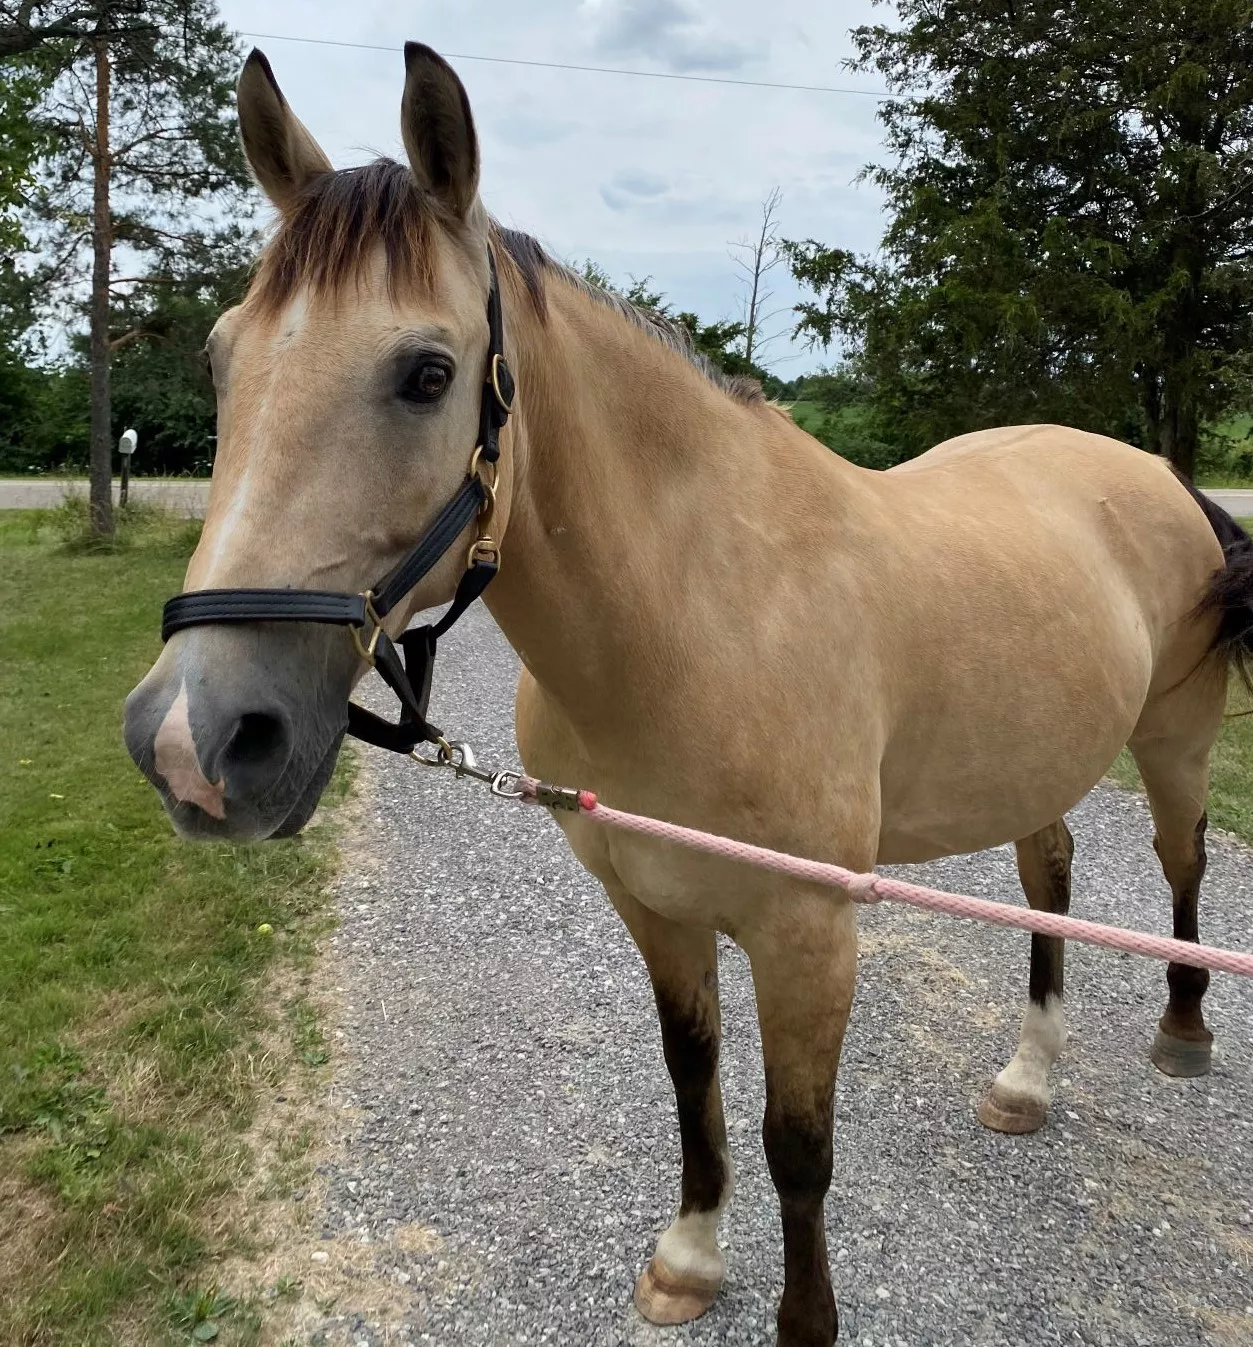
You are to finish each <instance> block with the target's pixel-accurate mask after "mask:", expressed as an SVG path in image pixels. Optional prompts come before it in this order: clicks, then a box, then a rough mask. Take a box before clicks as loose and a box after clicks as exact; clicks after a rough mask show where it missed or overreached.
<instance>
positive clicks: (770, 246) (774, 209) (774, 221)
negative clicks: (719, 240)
mask: <svg viewBox="0 0 1253 1347" xmlns="http://www.w3.org/2000/svg"><path fill="white" fill-rule="evenodd" d="M782 200H783V193H782V191H781V190H780V189H779V188H778V187H775V188H774V189H772V191H771V192H770V193H769V195H768V196H767V197H766V199H765V200H764V201H763V202H762V203H761V227H760V228H759V229H758V231H757V236H756V237H755V238H751V239H741V240H740V241H739V242H738V243H733V244H732V245H731V248H732V256H733V258H734V261H735V265H736V267H737V268H738V270H739V271H740V272H741V273H742V275H743V277H744V286H745V296H744V321H743V323H742V325H741V326H742V327H743V329H744V359H745V361H747V363H748V364H749V365H750V366H751V365H752V364H753V357H754V355H755V356H756V357H757V360H758V363H760V360H761V352H762V351H763V350H764V349H765V348H766V346H768V345H769V344H770V342H772V341H774V340H775V339H776V338H777V337H778V336H779V334H778V333H777V332H775V333H766V332H764V331H763V330H762V329H763V328H764V327H765V325H766V324H767V323H769V322H771V321H772V320H773V319H775V318H777V317H778V316H779V314H780V312H782V311H781V310H778V309H775V310H773V311H772V310H771V309H770V301H771V300H772V299H773V298H774V291H772V290H771V289H770V288H769V277H770V273H771V272H772V271H773V270H774V269H775V267H777V266H778V265H779V263H780V262H781V261H783V253H782V251H781V249H780V246H779V204H780V202H781V201H782ZM737 253H738V254H739V256H735V254H737Z"/></svg>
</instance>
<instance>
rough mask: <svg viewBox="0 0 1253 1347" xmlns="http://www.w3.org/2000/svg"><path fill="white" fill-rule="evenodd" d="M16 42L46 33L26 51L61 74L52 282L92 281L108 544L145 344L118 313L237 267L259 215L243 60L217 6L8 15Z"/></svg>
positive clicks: (46, 113)
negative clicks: (237, 99)
mask: <svg viewBox="0 0 1253 1347" xmlns="http://www.w3.org/2000/svg"><path fill="white" fill-rule="evenodd" d="M6 20H8V27H7V29H6V27H5V21H6ZM6 33H8V34H9V35H10V37H9V39H8V40H9V45H10V49H11V48H12V43H13V42H14V41H16V40H19V39H20V40H24V35H25V36H27V37H28V36H29V35H31V34H34V35H35V38H34V40H33V41H30V42H28V43H27V48H26V49H27V50H28V51H34V52H37V53H38V54H39V56H40V59H41V60H44V61H47V62H54V63H55V66H56V71H57V78H56V80H55V83H54V84H53V86H52V88H51V89H50V91H49V92H48V93H47V95H46V96H45V97H44V98H43V99H42V100H41V103H40V106H39V109H38V123H39V125H40V127H41V129H42V130H44V131H46V132H47V133H49V134H51V135H52V136H53V137H54V146H53V149H52V151H51V153H50V155H49V157H48V158H47V159H46V160H45V169H46V171H45V189H46V190H45V192H44V194H43V198H42V209H41V212H40V224H41V226H42V228H41V229H40V231H39V233H38V236H37V243H38V245H39V249H40V252H41V254H42V257H43V259H44V265H43V268H42V271H41V273H40V280H41V283H42V284H43V285H44V286H45V287H47V289H48V292H49V293H50V294H52V295H56V296H59V297H60V298H61V300H62V301H63V302H66V301H70V300H72V299H74V298H76V297H77V296H78V295H81V290H82V285H83V282H84V279H85V278H86V277H87V276H88V275H89V276H90V304H89V313H90V323H89V331H90V368H91V433H90V463H91V515H92V524H93V528H95V529H96V530H97V531H98V532H101V533H108V532H111V531H112V503H111V495H110V483H111V477H112V471H111V469H112V453H113V436H112V425H111V421H112V417H111V398H110V381H109V369H110V361H111V357H112V353H113V351H114V350H115V349H117V347H118V345H119V344H125V343H129V342H131V341H134V340H137V339H140V336H139V334H137V332H136V330H135V328H134V327H133V326H131V327H128V328H127V329H126V330H125V331H122V332H117V331H115V330H114V326H113V323H112V317H113V314H114V310H115V306H116V304H117V302H118V298H119V297H120V296H127V295H128V294H130V293H131V292H133V291H134V289H135V287H136V286H139V287H141V288H147V289H152V288H154V287H158V286H161V285H175V286H177V285H179V284H181V283H183V282H184V281H185V280H186V278H187V276H188V273H189V271H196V272H198V273H201V274H207V273H209V272H211V271H212V270H213V269H214V268H215V267H216V266H218V265H223V266H230V265H233V264H234V262H235V260H236V255H237V252H238V248H239V246H240V244H241V239H242V236H243V235H244V234H245V233H246V230H245V229H244V228H243V227H242V225H241V220H246V216H247V213H248V208H247V206H246V204H245V200H244V194H245V192H246V191H247V188H248V185H249V179H248V176H247V171H246V168H245V165H244V160H243V155H242V153H241V151H240V147H239V141H238V137H237V134H236V129H235V115H234V81H235V76H236V73H237V72H238V69H239V66H240V63H241V61H242V53H241V51H240V49H239V46H238V43H237V40H236V38H235V37H234V35H233V34H232V33H231V32H230V30H229V29H227V28H226V27H225V25H224V24H222V22H221V21H220V20H219V18H218V15H217V7H216V5H215V4H214V3H213V0H85V2H84V3H73V0H49V2H48V3H43V4H34V5H32V4H27V3H23V4H21V5H20V6H16V7H15V6H14V5H12V4H8V5H7V6H6V7H5V11H0V54H2V53H3V51H4V50H5V45H6V36H5V35H6ZM13 33H16V34H17V38H16V39H15V38H13V37H12V34H13ZM127 305H128V307H130V308H134V307H135V301H134V299H133V298H131V299H129V300H128V301H127ZM148 307H150V308H151V307H153V306H152V305H151V304H149V305H148Z"/></svg>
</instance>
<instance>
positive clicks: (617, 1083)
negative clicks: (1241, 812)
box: [313, 608, 1253, 1347]
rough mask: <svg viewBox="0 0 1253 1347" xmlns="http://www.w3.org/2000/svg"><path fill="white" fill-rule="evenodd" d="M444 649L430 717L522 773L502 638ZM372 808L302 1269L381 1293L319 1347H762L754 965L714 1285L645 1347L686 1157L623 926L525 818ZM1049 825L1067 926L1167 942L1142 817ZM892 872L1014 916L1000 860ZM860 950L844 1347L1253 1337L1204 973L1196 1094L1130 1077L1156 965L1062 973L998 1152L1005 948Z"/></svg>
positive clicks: (732, 1105) (1241, 1069)
mask: <svg viewBox="0 0 1253 1347" xmlns="http://www.w3.org/2000/svg"><path fill="white" fill-rule="evenodd" d="M442 652H443V653H442V659H441V663H440V667H439V670H438V673H437V675H436V681H437V685H438V686H437V691H436V699H435V700H436V705H435V709H434V716H435V719H436V722H437V723H439V724H442V725H444V726H446V727H448V729H449V731H450V733H452V734H453V736H454V737H468V738H471V739H473V741H474V743H475V746H476V748H477V749H478V750H479V754H480V758H481V759H482V760H483V761H485V762H488V763H492V764H501V765H512V764H513V763H515V762H516V757H515V749H514V746H513V739H512V702H513V688H514V681H515V676H516V668H517V664H516V661H515V659H514V657H513V655H512V653H511V652H510V651H509V650H508V648H507V646H506V645H505V643H504V640H503V638H502V637H501V636H500V634H499V632H498V631H497V630H496V628H495V626H494V625H493V624H492V622H491V620H490V618H489V617H488V616H487V614H486V613H485V612H483V611H482V609H481V608H477V609H476V610H475V611H474V612H473V613H472V614H471V615H470V617H469V619H468V620H466V621H465V622H463V623H462V624H461V626H460V627H459V628H458V629H457V631H456V632H455V633H454V634H453V635H452V636H451V637H449V638H448V639H447V640H446V641H445V642H444V644H443V646H442ZM365 782H366V784H365V790H366V796H365V807H364V809H363V811H362V822H363V826H364V827H366V828H369V829H371V830H374V832H375V837H374V839H373V840H371V841H370V842H369V843H368V844H367V845H366V846H365V848H364V850H365V851H366V852H368V853H369V854H370V856H372V857H373V860H374V863H375V865H376V868H374V869H370V868H368V867H369V861H368V860H367V861H364V862H363V864H365V865H366V867H367V868H366V871H365V873H364V875H363V874H362V871H361V869H360V868H356V869H354V870H353V871H352V872H350V873H349V874H348V875H347V876H346V877H345V879H344V881H343V885H342V892H341V911H342V925H341V927H340V929H339V931H338V932H337V934H336V935H335V937H334V943H333V955H332V960H333V962H332V977H333V979H334V980H335V981H336V982H337V983H338V984H339V985H340V986H341V987H342V988H343V990H344V999H345V1001H346V1002H347V1003H348V1010H347V1012H346V1016H345V1019H344V1020H343V1022H342V1024H341V1026H340V1029H341V1033H342V1034H343V1037H342V1038H341V1039H339V1040H338V1048H339V1051H338V1060H339V1063H340V1066H339V1076H338V1082H337V1087H336V1088H337V1094H338V1096H340V1097H341V1098H346V1099H347V1101H348V1103H349V1104H351V1105H354V1106H355V1107H356V1108H358V1109H359V1110H361V1111H362V1116H363V1118H364V1121H363V1124H362V1126H361V1128H360V1129H359V1131H358V1133H357V1135H355V1137H353V1139H351V1140H350V1142H349V1143H348V1145H347V1148H346V1151H345V1152H344V1153H343V1155H342V1157H341V1159H340V1160H339V1161H337V1162H335V1164H334V1165H333V1166H332V1167H331V1170H330V1173H329V1175H328V1179H329V1189H328V1200H327V1206H326V1210H325V1213H324V1215H323V1221H324V1229H323V1231H322V1238H323V1239H324V1240H334V1241H335V1243H334V1244H327V1245H323V1246H322V1247H323V1248H333V1249H338V1248H340V1247H342V1246H343V1242H344V1240H345V1239H346V1238H347V1239H350V1240H353V1241H357V1240H368V1241H370V1242H372V1243H375V1244H382V1245H384V1246H386V1247H387V1249H388V1250H389V1252H388V1255H387V1260H386V1261H385V1264H384V1271H385V1275H386V1276H387V1277H389V1278H391V1279H392V1281H393V1284H394V1289H395V1291H396V1292H397V1294H398V1299H397V1301H396V1302H395V1306H396V1308H395V1312H394V1313H393V1315H392V1317H391V1318H390V1319H388V1320H386V1321H384V1320H383V1319H382V1318H380V1317H379V1316H377V1315H374V1316H372V1315H371V1314H370V1313H369V1312H365V1311H364V1310H363V1308H362V1307H363V1305H364V1304H365V1303H367V1302H366V1298H365V1297H364V1293H363V1297H362V1300H361V1301H360V1302H359V1303H356V1304H354V1303H353V1299H352V1296H351V1295H349V1296H346V1297H343V1298H341V1299H340V1301H339V1302H338V1303H337V1304H336V1305H335V1307H334V1311H333V1317H331V1318H328V1319H326V1320H324V1321H323V1325H322V1327H321V1328H320V1329H319V1331H318V1332H317V1333H315V1334H314V1338H313V1341H314V1342H326V1343H339V1342H346V1343H352V1344H370V1345H371V1347H375V1345H376V1344H382V1343H384V1342H387V1343H389V1344H396V1343H402V1342H409V1341H413V1342H423V1343H427V1342H429V1343H439V1344H446V1345H447V1347H472V1345H474V1344H493V1345H494V1344H502V1345H503V1344H523V1343H526V1344H535V1343H559V1344H574V1345H575V1347H585V1345H589V1344H594V1345H595V1347H601V1345H602V1344H603V1345H604V1347H610V1345H611V1344H614V1345H616V1344H661V1343H671V1344H696V1343H700V1344H715V1343H717V1344H723V1343H734V1344H746V1343H754V1344H773V1342H774V1332H773V1318H774V1308H775V1304H776V1300H777V1297H778V1295H779V1292H780V1289H781V1282H782V1257H781V1242H780V1234H779V1225H778V1216H777V1206H776V1202H775V1198H774V1194H773V1191H772V1189H771V1188H770V1185H769V1179H768V1176H767V1173H766V1167H765V1162H764V1158H763V1156H762V1152H761V1147H760V1141H759V1127H760V1118H761V1114H762V1109H763V1103H764V1097H763V1087H762V1070H761V1058H760V1047H759V1043H758V1033H757V1026H756V1021H755V1015H754V1007H753V996H752V988H751V983H750V979H749V974H748V967H747V962H746V960H745V958H744V957H743V955H742V954H740V953H739V952H738V951H737V950H736V949H735V948H734V947H733V946H731V945H730V944H729V943H727V944H725V945H724V949H723V964H722V967H723V1007H724V1019H725V1049H724V1058H723V1088H724V1094H725V1098H726V1109H727V1118H728V1123H729V1127H730V1133H731V1149H732V1153H733V1156H734V1160H735V1164H736V1170H737V1179H738V1191H737V1193H736V1197H735V1200H734V1202H733V1204H732V1207H731V1210H730V1213H729V1215H728V1217H727V1219H726V1220H725V1222H724V1227H723V1228H724V1238H725V1247H726V1252H727V1262H728V1278H727V1283H726V1286H725V1288H724V1291H723V1294H722V1296H721V1297H720V1299H719V1301H718V1303H717V1304H716V1305H715V1307H714V1308H713V1309H712V1310H711V1311H710V1312H709V1314H707V1315H706V1316H705V1318H703V1319H702V1320H699V1321H698V1322H696V1323H695V1324H691V1325H688V1326H685V1327H682V1328H678V1329H670V1330H666V1331H664V1332H663V1331H659V1330H657V1329H654V1328H652V1327H650V1326H648V1325H646V1324H645V1323H644V1322H643V1321H642V1320H640V1319H639V1317H638V1316H637V1315H636V1313H635V1311H634V1310H633V1309H632V1308H631V1304H630V1298H631V1289H632V1284H633V1281H634V1278H635V1275H636V1273H637V1272H638V1270H639V1268H640V1267H641V1265H642V1263H643V1260H644V1259H645V1258H646V1257H647V1256H648V1254H649V1253H650V1251H651V1248H652V1242H653V1239H654V1237H655V1236H656V1234H657V1233H658V1232H659V1231H660V1230H661V1229H662V1227H663V1226H664V1225H665V1224H666V1222H667V1220H668V1219H669V1216H670V1211H671V1206H672V1203H673V1202H674V1200H675V1197H676V1193H677V1176H678V1135H677V1130H676V1126H675V1121H674V1107H673V1103H672V1097H671V1093H670V1086H669V1082H668V1079H667V1077H666V1074H665V1069H664V1066H663V1064H662V1059H661V1051H660V1046H659V1036H658V1029H657V1021H656V1016H655V1013H654V1010H653V1007H652V1001H651V996H650V993H649V988H648V983H647V979H646V976H645V973H644V969H643V965H642V962H641V960H640V958H639V956H638V954H637V953H636V951H635V948H634V946H633V945H632V943H631V941H630V939H629V937H628V936H627V934H626V931H625V929H624V928H622V927H621V925H620V924H619V923H618V920H617V918H616V917H615V915H614V914H613V912H612V910H611V909H610V907H609V905H608V902H607V901H606V900H605V899H604V897H603V896H602V894H601V893H600V892H599V891H598V889H597V887H596V885H595V883H594V882H593V881H592V880H591V879H590V877H588V876H587V875H586V874H585V873H584V872H583V871H582V870H581V869H580V868H579V867H578V866H577V865H576V864H575V862H574V860H573V859H572V857H571V856H570V855H569V854H568V852H567V851H566V849H565V847H564V845H563V843H562V841H561V838H560V836H559V833H558V830H557V828H556V825H555V824H554V823H553V822H552V820H551V819H549V818H548V817H546V816H545V815H543V814H541V813H540V812H539V811H531V810H527V809H524V808H521V807H514V806H506V805H503V804H501V803H499V802H495V801H492V800H490V799H489V798H488V797H487V796H486V793H485V791H483V790H482V789H480V788H476V787H475V786H473V785H472V784H471V783H469V782H457V781H454V780H451V779H446V777H445V775H444V774H443V773H436V772H427V771H424V770H421V769H419V768H417V767H415V766H413V765H411V764H407V763H406V761H405V760H402V759H394V758H390V757H388V756H387V755H384V754H382V753H375V752H374V751H373V750H371V751H370V757H369V762H368V766H367V771H366V774H365ZM575 784H577V783H575ZM1072 827H1073V829H1074V832H1075V835H1076V840H1077V844H1078V850H1077V855H1076V882H1075V903H1074V911H1075V912H1076V914H1077V915H1083V916H1091V917H1094V918H1096V919H1099V920H1106V921H1118V922H1122V923H1126V924H1130V925H1134V926H1142V927H1145V928H1148V929H1155V930H1162V931H1165V930H1168V918H1167V913H1168V910H1169V898H1168V893H1167V890H1166V887H1165V884H1164V881H1163V880H1162V877H1161V874H1160V871H1159V870H1158V868H1157V865H1156V862H1155V860H1154V857H1153V853H1152V850H1151V847H1150V828H1149V823H1148V816H1147V811H1146V809H1145V806H1144V804H1143V802H1142V801H1141V800H1140V799H1139V798H1137V797H1134V796H1130V795H1127V794H1124V793H1122V792H1120V791H1117V790H1115V789H1113V788H1102V789H1100V790H1098V791H1097V792H1096V793H1095V794H1094V795H1093V796H1092V797H1091V798H1089V799H1088V800H1087V801H1086V802H1085V803H1084V804H1083V805H1082V806H1081V807H1080V808H1079V809H1078V810H1076V811H1075V815H1074V817H1073V819H1072ZM901 872H902V873H909V874H911V875H912V876H914V877H917V878H920V879H923V880H924V881H925V882H927V883H931V884H938V885H941V886H944V887H948V888H952V889H956V890H959V891H962V892H965V893H973V894H982V895H987V896H990V897H1001V896H1004V895H1006V894H1011V895H1015V897H1016V896H1017V888H1016V884H1015V880H1014V867H1013V856H1012V852H1011V850H1010V849H1008V848H1002V849H1000V850H998V851H995V852H992V853H986V854H982V855H979V856H974V857H960V858H956V859H953V860H949V861H945V862H942V863H938V864H934V865H928V866H920V867H910V868H909V869H908V870H905V869H904V868H903V869H902V871H901ZM1251 918H1253V855H1251V854H1250V853H1249V852H1248V851H1247V850H1246V849H1244V848H1243V847H1240V846H1237V845H1235V844H1232V843H1228V842H1226V841H1224V840H1222V839H1219V838H1215V839H1213V842H1212V846H1211V855H1210V869H1209V875H1208V877H1207V880H1206V885H1205V890H1204V894H1203V904H1202V934H1203V937H1204V938H1206V939H1207V940H1209V941H1212V942H1214V943H1219V944H1232V945H1235V946H1236V947H1239V948H1248V947H1249V945H1250V928H1251V927H1253V920H1251ZM861 929H862V938H863V957H862V969H861V976H860V981H859V987H858V993H857V998H858V999H857V1002H856V1005H855V1007H854V1013H853V1020H852V1025H851V1028H850V1032H849V1036H848V1039H847V1042H846V1046H845V1051H844V1061H843V1066H842V1070H841V1073H840V1078H839V1091H838V1099H837V1115H836V1116H837V1122H836V1162H835V1179H834V1183H833V1185H832V1189H831V1194H830V1197H829V1199H828V1203H827V1229H828V1238H829V1243H830V1248H831V1257H832V1263H833V1269H834V1277H835V1285H836V1294H837V1296H838V1298H839V1303H840V1310H841V1320H842V1323H841V1334H840V1340H841V1343H849V1344H863V1345H864V1347H930V1344H972V1343H978V1344H984V1343H986V1344H996V1345H997V1347H1018V1345H1019V1344H1021V1345H1022V1347H1049V1345H1050V1344H1062V1343H1065V1344H1071V1343H1090V1344H1101V1345H1102V1347H1104V1345H1105V1344H1109V1345H1110V1347H1149V1344H1151V1345H1152V1347H1186V1345H1188V1344H1194V1343H1214V1344H1234V1343H1253V1224H1251V1222H1253V1082H1251V1075H1250V1067H1251V1066H1253V984H1248V983H1239V982H1237V980H1236V979H1234V978H1229V977H1216V978H1215V981H1214V986H1213V988H1212V990H1211V992H1210V995H1209V998H1208V1001H1207V1007H1208V1013H1209V1016H1210V1022H1211V1025H1212V1027H1213V1028H1214V1030H1215V1033H1216V1036H1217V1040H1218V1047H1217V1049H1216V1052H1215V1058H1216V1061H1215V1069H1214V1072H1213V1074H1212V1075H1211V1076H1210V1077H1209V1078H1208V1079H1205V1080H1200V1081H1172V1080H1167V1079H1165V1078H1164V1077H1162V1076H1160V1075H1159V1074H1158V1073H1157V1072H1156V1071H1155V1070H1154V1069H1153V1067H1152V1066H1151V1065H1150V1064H1149V1061H1148V1055H1147V1049H1148V1045H1149V1042H1150V1039H1151V1037H1152V1033H1153V1027H1154V1024H1155V1022H1156V1019H1157V1016H1158V1015H1159V1014H1160V1013H1161V1010H1162V1008H1163V1005H1164V994H1165V978H1164V968H1163V967H1162V966H1161V965H1159V964H1156V963H1151V962H1149V961H1148V960H1135V959H1132V958H1131V957H1129V956H1119V955H1112V954H1106V953H1100V952H1096V951H1091V950H1088V949H1085V948H1083V947H1079V946H1072V947H1071V948H1070V950H1069V951H1068V965H1069V966H1068V968H1067V990H1068V993H1069V1004H1070V1010H1071V1040H1070V1048H1069V1050H1068V1052H1067V1054H1066V1056H1065V1057H1064V1058H1063V1060H1062V1062H1061V1064H1060V1066H1059V1069H1058V1070H1057V1071H1056V1074H1055V1083H1056V1097H1055V1101H1054V1107H1053V1112H1052V1115H1051V1119H1050V1122H1049V1124H1048V1125H1047V1127H1046V1128H1045V1129H1044V1130H1043V1131H1042V1132H1040V1133H1037V1134H1036V1135H1034V1136H1029V1137H1005V1136H998V1135H994V1134H992V1133H989V1132H987V1131H984V1130H983V1129H982V1128H981V1127H980V1126H979V1125H978V1123H977V1122H976V1121H975V1118H974V1108H975V1103H976V1101H977V1099H978V1097H979V1095H980V1092H981V1090H982V1089H983V1087H984V1085H985V1083H986V1082H987V1081H988V1080H989V1079H990V1078H991V1077H992V1076H993V1075H994V1074H995V1072H996V1070H997V1069H999V1067H1000V1066H1002V1065H1003V1064H1004V1063H1005V1062H1006V1061H1007V1060H1008V1058H1009V1057H1010V1056H1011V1055H1012V1052H1013V1048H1014V1044H1015V1039H1016V1027H1017V1022H1018V1018H1019V1015H1020V1013H1021V1010H1022V1004H1023V999H1024V997H1025V993H1026V969H1027V950H1028V941H1027V938H1026V937H1025V936H1021V935H1017V934H1014V933H1008V932H1003V931H998V930H994V929H992V928H986V927H976V926H973V925H971V924H969V923H965V922H957V921H951V920H946V919H942V918H926V917H923V916H921V915H919V914H915V913H913V912H911V911H909V910H906V909H894V908H889V907H887V906H886V905H885V906H883V907H880V908H877V909H874V910H871V911H868V912H866V913H865V914H863V917H862V923H861ZM337 1102H339V1100H338V1099H337ZM414 1231H418V1232H421V1234H420V1237H416V1238H415V1237H414V1234H413V1232H414ZM403 1232H408V1235H407V1236H406V1237H405V1238H401V1237H400V1235H401V1234H402V1233H403ZM315 1249H316V1230H315Z"/></svg>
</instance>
